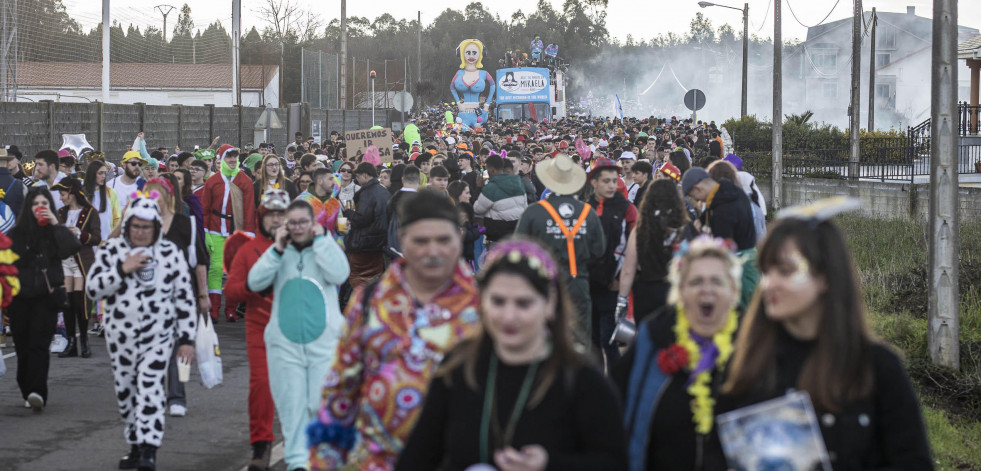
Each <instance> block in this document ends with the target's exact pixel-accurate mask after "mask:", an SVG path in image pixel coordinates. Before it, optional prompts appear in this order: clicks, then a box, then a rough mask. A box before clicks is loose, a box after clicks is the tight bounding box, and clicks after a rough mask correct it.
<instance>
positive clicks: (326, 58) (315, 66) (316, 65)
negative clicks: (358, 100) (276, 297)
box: [300, 48, 341, 109]
mask: <svg viewBox="0 0 981 471" xmlns="http://www.w3.org/2000/svg"><path fill="white" fill-rule="evenodd" d="M300 57H301V58H300V69H301V70H302V74H301V79H300V82H301V83H300V101H303V102H306V103H310V106H312V107H314V108H327V109H338V108H341V106H339V102H340V90H341V89H340V81H339V80H338V77H339V71H340V58H339V56H338V55H336V54H330V53H327V52H324V51H311V50H309V49H303V48H301V50H300Z"/></svg>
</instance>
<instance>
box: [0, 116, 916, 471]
mask: <svg viewBox="0 0 981 471" xmlns="http://www.w3.org/2000/svg"><path fill="white" fill-rule="evenodd" d="M442 111H443V110H441V109H436V110H433V112H432V113H423V114H421V115H419V116H417V117H416V118H415V119H414V121H413V125H414V126H415V128H416V129H417V130H418V131H419V138H418V139H417V140H411V141H410V140H408V139H405V138H403V139H400V140H398V141H397V143H396V144H395V146H394V148H393V149H392V152H391V155H392V159H391V161H385V162H383V161H382V159H381V158H380V155H381V154H382V153H380V152H379V150H378V149H377V148H374V147H368V148H367V149H366V150H365V151H364V153H363V154H362V153H360V152H359V153H357V154H356V155H350V153H349V152H348V147H347V145H346V143H345V142H344V140H343V137H342V135H341V134H340V133H338V132H336V131H335V132H331V133H330V136H329V137H328V138H327V139H325V140H324V141H323V142H315V141H314V140H313V139H305V138H304V136H303V135H302V134H301V133H296V135H295V136H294V141H292V142H290V143H288V144H287V145H286V146H285V147H284V148H283V151H282V152H279V151H278V150H277V147H278V145H277V146H274V145H272V144H267V143H263V144H260V145H259V146H257V147H255V148H251V147H250V146H243V147H242V148H239V147H236V146H235V145H232V144H224V145H218V140H216V141H215V142H212V143H211V146H209V147H206V148H197V149H195V150H194V151H180V150H179V149H175V152H174V153H173V154H171V153H170V152H168V151H169V149H168V148H165V147H159V148H157V149H156V150H154V151H152V152H148V151H147V143H146V140H145V138H144V136H143V135H142V134H141V135H139V136H137V138H136V139H135V141H134V143H133V146H132V147H131V148H130V149H129V150H128V151H126V152H122V153H120V154H121V155H118V156H117V155H111V153H110V155H107V154H104V153H101V152H95V151H92V152H87V153H85V155H82V156H77V155H74V154H73V153H72V152H70V151H65V150H63V151H60V152H59V151H54V150H44V151H41V152H38V153H37V154H36V155H35V156H34V157H33V159H28V158H26V157H25V156H24V155H22V154H21V153H20V152H19V150H18V149H17V147H16V146H8V147H7V148H6V149H5V150H0V162H4V163H5V165H0V188H5V189H6V190H5V192H4V196H3V198H2V202H3V203H4V204H5V205H6V206H8V207H9V208H10V210H11V212H12V213H13V218H14V219H13V220H12V221H10V224H9V227H5V223H6V222H7V221H6V220H4V218H3V217H0V228H2V229H3V230H4V232H5V233H6V234H7V235H8V236H9V238H10V239H11V241H12V249H13V252H14V253H15V254H16V255H17V256H18V257H19V258H18V259H17V261H16V266H17V268H18V269H19V277H20V292H19V294H17V295H16V296H15V297H14V298H13V302H12V303H11V304H10V306H9V307H8V308H7V309H6V310H5V311H4V322H5V324H7V325H9V327H10V331H11V332H12V335H13V339H14V343H15V347H16V351H17V378H16V379H17V383H18V385H19V387H20V390H21V392H22V395H23V398H24V401H25V403H24V405H25V407H29V408H33V409H34V410H35V411H38V412H40V411H42V410H43V409H44V406H45V404H46V403H47V401H48V387H47V376H48V370H49V364H50V361H49V356H50V355H49V353H48V349H49V344H50V343H51V339H52V335H53V334H54V333H55V329H56V324H57V322H58V321H57V319H58V316H59V313H61V315H62V317H63V319H64V326H65V332H66V336H67V339H68V342H67V346H66V347H65V348H64V350H63V351H62V352H61V353H59V356H60V357H78V356H80V357H84V358H89V357H91V356H92V349H91V347H90V342H89V340H88V336H89V335H104V336H105V339H106V344H107V350H108V353H109V359H110V362H111V365H112V373H113V375H114V379H115V392H116V399H117V401H118V405H119V412H120V415H121V417H122V419H123V421H124V423H125V430H124V432H125V433H124V436H125V440H126V442H127V444H128V445H129V446H130V450H129V453H128V454H126V455H125V456H124V457H123V458H122V459H121V460H120V462H119V467H120V469H140V470H152V469H155V468H156V457H155V451H156V449H157V448H158V447H160V446H161V444H162V442H163V435H164V428H165V427H164V423H165V416H166V415H167V414H169V415H170V416H172V417H173V416H183V415H185V414H188V413H189V411H188V405H187V401H186V397H185V394H184V390H183V384H182V383H181V382H180V380H179V379H178V376H179V373H178V371H177V368H176V366H175V365H176V364H177V363H178V362H188V361H190V360H191V359H192V358H193V357H194V348H193V346H194V343H195V335H196V332H197V324H198V323H199V322H218V321H220V320H221V319H222V318H224V320H225V322H236V321H238V320H240V319H244V322H245V327H246V344H247V354H248V360H249V391H248V411H247V414H248V417H249V432H250V434H249V435H250V445H251V448H252V460H251V461H250V463H249V469H250V470H251V471H260V470H266V469H268V467H269V465H270V455H271V450H272V444H273V443H274V442H275V440H276V433H275V431H274V430H273V428H274V427H273V424H274V419H275V418H276V417H278V420H279V423H280V426H281V430H280V432H281V436H282V438H283V441H284V460H285V462H286V467H287V469H288V470H291V471H293V470H310V469H317V470H335V469H359V470H364V471H376V470H391V469H398V470H436V469H440V470H444V471H448V470H486V469H500V470H505V471H510V470H516V471H517V470H546V469H559V470H578V469H582V470H597V469H604V470H605V469H609V470H621V469H622V470H627V469H629V470H632V471H633V470H643V469H706V470H717V469H720V470H721V469H729V468H731V467H733V464H732V463H733V458H732V456H727V455H726V451H727V450H726V449H725V447H724V443H723V440H722V439H721V438H720V437H721V435H720V433H719V431H718V428H719V427H718V425H717V422H716V417H717V416H718V415H719V414H721V413H724V412H729V411H737V410H742V408H744V407H746V406H749V405H752V404H757V403H760V402H762V401H766V400H769V399H773V398H777V397H781V396H783V395H784V394H785V393H786V392H787V391H788V390H798V391H803V392H806V393H807V394H808V395H809V397H810V399H811V400H812V402H813V408H814V411H815V416H816V417H817V418H818V423H817V426H818V427H819V430H820V434H821V435H822V436H823V439H824V440H823V443H824V446H825V447H826V450H827V454H826V457H827V460H828V462H829V464H830V465H831V466H833V468H834V469H873V468H895V469H932V461H931V458H930V450H929V446H928V443H927V439H926V433H925V430H924V426H923V421H922V418H921V415H920V410H919V405H918V403H917V398H916V395H915V393H914V391H913V388H912V386H911V384H910V381H909V379H908V378H907V376H906V373H905V371H904V368H903V366H902V362H901V361H900V359H899V357H898V356H897V355H896V354H895V353H893V351H892V350H891V349H890V348H889V347H888V346H886V345H883V344H882V343H881V342H880V341H879V340H877V339H876V338H875V337H874V336H873V335H872V334H871V333H870V331H869V329H868V327H867V326H866V325H865V313H864V310H863V309H864V308H863V305H862V301H861V295H860V293H861V287H860V280H859V278H857V276H856V275H855V271H854V268H853V265H852V262H851V258H850V255H849V253H848V250H847V247H846V244H845V242H844V239H843V237H842V235H841V232H840V231H839V230H838V228H837V227H836V226H835V224H834V223H833V222H832V220H831V219H830V216H831V215H833V214H834V213H835V212H836V211H839V210H844V209H847V206H848V202H847V201H846V202H825V203H824V205H823V206H822V210H821V211H815V210H813V208H805V209H800V210H796V211H795V210H789V211H786V210H785V211H784V212H782V213H781V214H779V215H776V216H775V217H774V215H769V216H770V219H771V221H770V223H769V224H767V216H768V215H767V212H766V208H767V205H766V202H765V201H764V200H763V195H762V193H761V192H760V190H759V188H758V186H757V185H756V182H755V179H754V178H753V176H752V175H750V174H749V173H747V172H746V171H745V170H744V169H743V166H742V161H741V160H740V158H739V157H738V156H736V155H734V154H732V153H731V152H727V149H726V146H725V145H724V143H723V141H722V139H721V137H720V135H721V130H720V129H718V128H717V127H716V126H715V124H714V123H713V122H707V123H705V122H693V121H691V120H677V119H674V118H666V119H657V118H649V119H634V118H628V119H624V120H620V119H587V118H572V119H564V120H560V121H557V122H542V123H538V122H532V121H529V122H516V121H506V122H497V121H493V120H491V121H489V122H486V123H482V126H481V127H480V128H477V129H474V130H468V131H460V130H458V129H456V128H454V127H453V126H452V125H447V124H446V123H445V122H444V121H443V117H442V114H441V112H442ZM384 154H386V155H388V154H389V153H388V152H385V153H384ZM117 159H118V164H117V163H114V162H115V161H116V160H117ZM0 209H3V208H0ZM3 214H4V212H3V211H0V216H3ZM14 221H15V222H14ZM0 242H2V240H0ZM89 320H93V321H94V323H95V324H96V325H95V326H94V327H93V329H92V330H89V329H88V322H89ZM220 334H221V330H220V329H219V335H220ZM243 412H245V411H243ZM201 413H202V414H203V413H205V412H204V411H202V412H201ZM771 459H774V460H777V461H771V462H770V463H769V465H770V466H771V467H770V468H766V469H793V468H783V467H780V466H781V463H783V464H784V465H787V463H789V462H790V457H783V459H784V460H785V461H780V459H781V457H780V456H776V457H771ZM481 464H483V465H481ZM760 469H762V468H760Z"/></svg>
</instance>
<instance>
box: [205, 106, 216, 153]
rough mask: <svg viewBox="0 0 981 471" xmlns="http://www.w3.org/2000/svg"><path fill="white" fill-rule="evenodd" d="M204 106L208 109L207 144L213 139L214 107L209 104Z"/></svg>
mask: <svg viewBox="0 0 981 471" xmlns="http://www.w3.org/2000/svg"><path fill="white" fill-rule="evenodd" d="M204 106H207V107H208V144H209V145H210V144H211V141H212V140H214V138H215V105H213V104H211V103H209V104H206V105H204Z"/></svg>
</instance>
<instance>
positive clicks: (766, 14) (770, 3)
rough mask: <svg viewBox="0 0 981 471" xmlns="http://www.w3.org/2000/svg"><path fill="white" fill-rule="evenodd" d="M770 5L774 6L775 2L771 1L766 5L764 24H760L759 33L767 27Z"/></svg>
mask: <svg viewBox="0 0 981 471" xmlns="http://www.w3.org/2000/svg"><path fill="white" fill-rule="evenodd" d="M770 5H773V0H770V2H769V3H767V4H766V11H765V12H764V13H763V22H762V23H760V27H759V28H756V32H757V33H759V32H760V31H762V30H763V27H764V26H766V18H767V17H768V16H770Z"/></svg>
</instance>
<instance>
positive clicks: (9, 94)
mask: <svg viewBox="0 0 981 471" xmlns="http://www.w3.org/2000/svg"><path fill="white" fill-rule="evenodd" d="M0 101H17V0H0Z"/></svg>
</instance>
